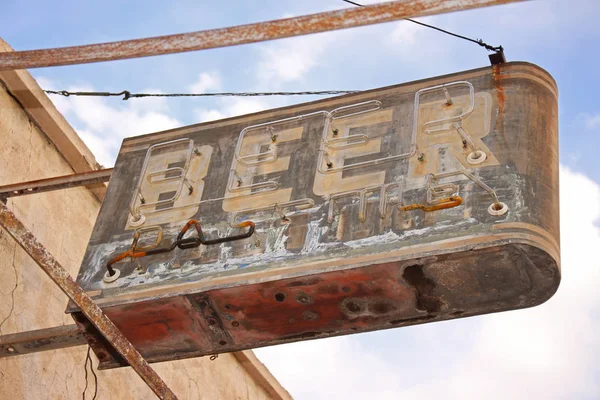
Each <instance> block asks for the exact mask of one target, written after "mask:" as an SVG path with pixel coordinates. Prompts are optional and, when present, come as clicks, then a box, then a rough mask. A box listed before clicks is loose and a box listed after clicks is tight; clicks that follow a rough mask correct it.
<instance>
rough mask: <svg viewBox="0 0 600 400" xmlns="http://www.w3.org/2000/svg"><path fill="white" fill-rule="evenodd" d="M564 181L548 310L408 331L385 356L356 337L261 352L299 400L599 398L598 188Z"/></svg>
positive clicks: (387, 344)
mask: <svg viewBox="0 0 600 400" xmlns="http://www.w3.org/2000/svg"><path fill="white" fill-rule="evenodd" d="M560 178H561V182H560V183H561V193H560V196H561V199H560V200H561V231H562V234H561V243H562V272H563V273H562V282H561V286H560V288H559V290H558V292H557V293H556V295H555V296H554V297H553V298H552V299H550V300H549V301H548V302H547V303H545V304H543V305H541V306H538V307H535V308H532V309H527V310H521V311H511V312H506V313H499V314H492V315H488V316H483V317H475V318H468V319H464V320H455V321H450V322H444V323H437V324H429V325H423V326H417V327H411V328H400V330H398V331H391V332H390V334H388V335H387V336H386V337H387V338H388V339H389V338H390V337H391V334H392V332H394V334H396V335H398V338H399V339H400V338H405V339H406V338H409V339H410V340H408V341H407V340H397V341H392V340H382V341H379V342H377V344H378V345H380V346H381V347H382V348H381V351H378V352H375V351H373V347H374V345H375V343H372V345H369V346H365V341H366V340H369V338H370V339H371V340H373V339H372V338H373V337H374V336H369V335H354V336H347V337H341V338H331V339H324V340H318V341H309V342H303V343H297V344H290V345H283V346H275V347H269V348H264V349H258V350H256V353H257V354H258V355H259V357H260V358H261V360H263V361H264V362H265V364H266V365H267V367H268V368H269V369H270V370H271V372H272V373H273V374H274V375H275V377H277V378H278V379H279V380H280V381H281V382H282V384H283V385H284V386H285V387H286V388H287V389H288V391H290V393H291V394H292V395H293V396H295V398H296V399H298V400H302V399H311V400H312V399H330V398H347V399H364V398H374V399H387V398H389V399H400V398H402V399H422V398H449V399H480V398H485V399H506V398H511V399H530V398H543V399H550V398H575V397H588V398H598V397H599V396H600V386H599V385H600V383H599V382H597V379H596V377H597V376H598V373H599V366H598V365H597V361H596V360H597V359H598V358H599V357H600V342H599V341H598V340H597V338H596V334H597V332H598V331H600V321H599V320H598V311H599V309H600V306H599V304H600V291H598V290H597V288H598V286H599V285H600V261H598V257H597V255H596V249H597V248H600V231H599V229H598V226H597V225H596V224H597V222H598V221H599V220H600V185H599V184H598V183H596V182H593V181H591V180H590V179H588V178H587V177H585V176H583V175H581V174H578V173H574V172H572V171H570V170H568V169H566V168H562V169H561V176H560ZM582 199H585V207H583V206H582V205H583V203H582ZM400 331H402V332H400ZM365 337H366V339H365ZM403 346H405V347H406V348H405V350H406V354H407V355H406V357H397V356H396V354H397V351H398V350H396V349H398V348H400V349H402V348H403ZM456 349H464V351H462V352H460V353H459V354H458V355H457V350H456ZM388 353H389V356H388V355H387V354H388ZM401 353H402V351H400V354H401ZM415 354H416V355H418V357H417V358H416V359H415V357H414V355H415ZM411 355H412V356H411ZM448 360H451V361H450V362H448ZM409 371H410V372H409Z"/></svg>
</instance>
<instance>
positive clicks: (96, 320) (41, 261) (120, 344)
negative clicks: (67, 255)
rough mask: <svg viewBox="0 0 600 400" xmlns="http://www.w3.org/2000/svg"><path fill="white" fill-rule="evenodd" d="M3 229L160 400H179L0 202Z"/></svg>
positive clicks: (0, 224)
mask: <svg viewBox="0 0 600 400" xmlns="http://www.w3.org/2000/svg"><path fill="white" fill-rule="evenodd" d="M0 226H2V227H3V228H4V229H5V230H6V231H7V232H8V233H9V234H10V236H12V237H13V239H14V240H15V241H16V242H17V243H18V244H19V246H21V247H22V248H23V250H25V251H26V252H27V254H29V255H30V256H31V258H32V259H33V260H34V261H35V262H36V263H37V264H38V265H39V266H40V267H41V268H42V270H44V272H45V273H46V274H47V275H48V276H49V277H50V279H52V280H53V281H54V283H56V284H57V285H58V286H59V287H60V289H61V290H62V291H63V292H64V293H65V294H66V295H67V296H68V297H69V299H71V300H72V301H73V302H74V303H75V304H77V306H78V307H79V308H80V309H81V311H82V312H83V314H85V316H86V317H87V318H88V319H89V320H90V321H91V322H92V323H93V324H94V326H95V327H96V328H97V329H98V330H99V331H100V333H102V335H103V336H104V337H105V338H106V340H108V341H109V342H110V344H111V345H112V346H113V347H114V349H115V350H117V351H118V352H119V354H120V355H121V356H122V357H123V358H124V359H125V360H127V362H128V363H129V365H130V366H131V368H133V369H134V370H135V372H137V374H138V375H139V376H140V377H141V378H142V379H143V380H144V382H146V384H147V385H148V386H149V387H150V388H151V389H152V391H153V392H154V393H155V394H156V395H157V396H158V397H159V398H160V399H176V396H175V394H174V393H173V392H172V391H171V389H169V387H168V386H167V385H166V384H165V382H164V381H163V380H162V379H161V378H160V376H158V374H157V373H156V372H155V371H154V370H153V369H152V367H150V365H149V364H148V363H147V362H146V360H145V359H144V358H143V357H142V355H141V354H140V353H139V352H138V351H137V350H136V349H135V347H133V345H132V344H131V343H130V342H129V341H128V340H127V338H126V337H125V336H123V334H122V333H121V332H120V331H119V329H118V328H117V327H116V326H115V325H114V324H113V323H112V322H111V321H110V319H108V317H107V316H106V315H105V314H104V313H103V312H102V310H101V309H100V307H98V306H97V305H96V304H95V303H94V302H93V301H92V299H91V298H90V297H89V296H88V295H87V294H86V293H85V292H84V291H83V289H82V288H81V286H79V285H78V284H77V283H76V282H75V281H74V280H73V278H71V276H70V275H69V273H68V272H67V271H66V270H65V269H64V268H63V267H62V265H60V263H59V262H58V261H57V260H56V259H55V258H54V256H52V255H51V254H50V252H49V251H48V250H47V249H46V248H45V247H44V246H43V245H42V244H41V243H40V242H38V241H37V239H36V238H35V236H34V235H33V233H31V232H30V231H29V230H28V229H27V228H26V227H25V226H24V225H23V223H22V222H21V221H20V220H19V219H18V218H17V217H16V215H15V214H14V213H13V212H12V211H11V210H9V209H8V208H7V207H6V205H5V204H4V203H2V202H0Z"/></svg>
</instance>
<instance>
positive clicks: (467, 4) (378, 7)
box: [0, 0, 524, 71]
mask: <svg viewBox="0 0 600 400" xmlns="http://www.w3.org/2000/svg"><path fill="white" fill-rule="evenodd" d="M517 1H524V0H399V1H394V2H390V3H382V4H375V5H371V6H367V7H354V8H349V9H344V10H336V11H328V12H322V13H317V14H311V15H304V16H300V17H294V18H285V19H279V20H273V21H267V22H259V23H254V24H247V25H239V26H233V27H228V28H219V29H210V30H205V31H198V32H189V33H181V34H175V35H166V36H156V37H150V38H144V39H134V40H124V41H117V42H109V43H99V44H90V45H83V46H71V47H61V48H51V49H42V50H28V51H17V52H12V53H2V54H0V71H2V70H11V69H24V68H41V67H53V66H60V65H72V64H85V63H93V62H101V61H111V60H123V59H128V58H138V57H148V56H157V55H164V54H173V53H183V52H187V51H196V50H206V49H215V48H219V47H228V46H236V45H240V44H248V43H256V42H264V41H268V40H274V39H282V38H288V37H294V36H301V35H306V34H310V33H319V32H327V31H333V30H339V29H347V28H352V27H358V26H366V25H373V24H379V23H383V22H391V21H397V20H401V19H405V18H412V17H422V16H427V15H434V14H442V13H447V12H452V11H459V10H468V9H473V8H478V7H486V6H492V5H498V4H506V3H512V2H517Z"/></svg>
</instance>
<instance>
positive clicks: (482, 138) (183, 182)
mask: <svg viewBox="0 0 600 400" xmlns="http://www.w3.org/2000/svg"><path fill="white" fill-rule="evenodd" d="M557 136H558V135H557V89H556V85H555V83H554V81H553V79H552V78H551V77H550V75H549V74H548V73H546V72H545V71H543V70H542V69H540V68H539V67H536V66H534V65H531V64H527V63H508V64H504V65H501V66H495V67H491V68H490V67H488V68H482V69H478V70H473V71H466V72H461V73H457V74H453V75H448V76H443V77H438V78H433V79H428V80H423V81H418V82H413V83H408V84H403V85H397V86H391V87H386V88H381V89H375V90H371V91H366V92H362V93H359V94H353V95H347V96H342V97H336V98H333V99H327V100H323V101H316V102H312V103H307V104H301V105H297V106H291V107H287V108H282V109H277V110H271V111H265V112H261V113H257V114H252V115H247V116H241V117H236V118H229V119H225V120H221V121H214V122H208V123H204V124H199V125H193V126H189V127H184V128H180V129H175V130H171V131H165V132H159V133H155V134H151V135H146V136H138V137H133V138H129V139H126V140H125V141H124V142H123V146H122V148H121V151H120V153H119V157H118V159H117V162H116V165H115V169H114V173H113V176H112V178H111V181H110V185H109V187H108V191H107V194H106V198H105V200H104V203H103V205H102V209H101V211H100V215H99V216H98V220H97V223H96V226H95V228H94V231H93V234H92V238H91V240H90V244H89V247H88V249H87V252H86V255H85V258H84V261H83V265H82V267H81V270H80V272H79V275H78V278H77V281H78V283H79V284H80V285H81V286H82V287H83V288H84V289H85V290H86V291H87V292H88V293H89V294H91V295H92V296H93V298H94V300H95V301H96V302H97V303H98V304H99V305H100V307H102V309H103V310H104V311H105V313H106V314H107V315H109V316H110V318H111V319H112V320H113V321H114V322H115V324H116V325H117V326H118V327H119V329H121V330H122V331H123V332H124V334H125V336H126V337H127V338H129V340H131V342H132V343H133V344H134V345H135V346H136V348H138V349H139V351H140V352H141V353H142V354H143V355H144V357H146V358H147V359H148V360H149V361H162V360H169V359H175V358H184V357H191V356H199V355H207V354H214V353H219V352H227V351H233V350H240V349H245V348H253V347H258V346H264V345H269V344H276V343H284V342H290V341H296V340H303V339H309V338H318V337H324V336H332V335H340V334H348V333H354V332H361V331H368V330H375V329H384V328H391V327H397V326H404V325H410V324H415V323H422V322H429V321H438V320H444V319H451V318H457V317H463V316H471V315H477V314H483V313H489V312H495V311H503V310H509V309H516V308H523V307H529V306H533V305H537V304H540V303H542V302H543V301H545V300H546V299H548V298H549V297H550V296H552V294H553V293H554V292H555V290H556V289H557V287H558V284H559V281H560V269H559V244H558V237H559V215H558V154H557V152H558V146H557ZM68 311H70V312H75V317H76V320H77V321H78V323H80V325H81V326H84V327H85V328H86V329H87V330H88V333H91V334H94V329H93V327H92V326H91V325H90V324H89V323H88V322H86V320H85V318H83V317H82V316H81V314H79V313H77V310H76V308H75V307H73V306H69V310H68ZM100 343H101V341H94V348H95V350H96V354H97V355H98V356H99V359H100V361H101V365H102V367H104V368H110V367H114V366H118V365H121V364H122V362H121V361H120V360H119V358H118V357H116V356H113V355H111V351H110V349H109V348H107V346H104V345H102V344H100ZM112 354H114V353H112Z"/></svg>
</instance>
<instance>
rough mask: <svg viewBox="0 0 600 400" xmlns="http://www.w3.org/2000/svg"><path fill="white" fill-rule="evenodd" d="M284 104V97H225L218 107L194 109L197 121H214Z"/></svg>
mask: <svg viewBox="0 0 600 400" xmlns="http://www.w3.org/2000/svg"><path fill="white" fill-rule="evenodd" d="M283 104H284V100H283V99H270V100H266V99H259V98H245V97H240V98H231V97H230V98H225V99H221V100H220V106H219V107H218V108H211V109H205V108H197V109H195V110H194V115H195V116H196V119H197V122H207V121H214V120H217V119H222V118H228V117H234V116H237V115H244V114H251V113H255V112H259V111H263V110H267V109H270V108H274V107H278V106H281V105H283Z"/></svg>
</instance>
